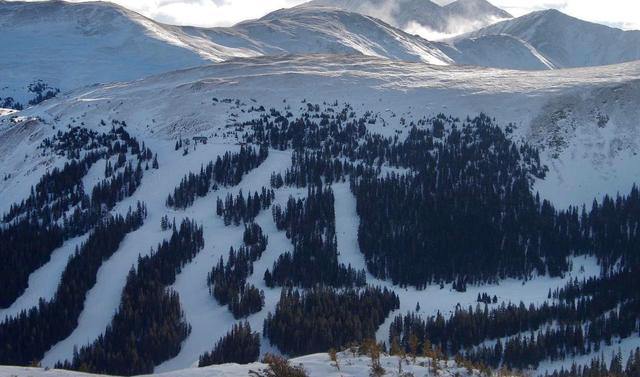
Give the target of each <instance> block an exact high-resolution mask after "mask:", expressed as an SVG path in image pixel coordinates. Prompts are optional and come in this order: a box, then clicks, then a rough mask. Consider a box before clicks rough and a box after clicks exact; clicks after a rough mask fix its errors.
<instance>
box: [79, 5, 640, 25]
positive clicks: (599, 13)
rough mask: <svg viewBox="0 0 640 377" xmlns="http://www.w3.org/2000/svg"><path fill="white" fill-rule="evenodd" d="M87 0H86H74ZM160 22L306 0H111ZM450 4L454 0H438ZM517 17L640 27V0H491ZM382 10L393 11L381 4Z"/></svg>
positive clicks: (260, 10)
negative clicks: (548, 15)
mask: <svg viewBox="0 0 640 377" xmlns="http://www.w3.org/2000/svg"><path fill="white" fill-rule="evenodd" d="M72 1H76V2H78V1H84V0H72ZM111 1H112V2H114V3H117V4H120V5H122V6H124V7H126V8H129V9H131V10H134V11H136V12H139V13H141V14H143V15H145V16H147V17H150V18H153V19H155V20H157V21H160V22H165V23H171V24H178V25H193V26H204V27H209V26H231V25H233V24H236V23H238V22H240V21H243V20H247V19H254V18H259V17H262V16H264V15H265V14H267V13H269V12H271V11H274V10H276V9H280V8H287V7H291V6H295V5H299V4H301V3H304V2H305V1H306V0H111ZM435 1H436V2H437V3H439V4H447V3H450V2H452V0H435ZM489 1H490V2H491V3H493V4H494V5H496V6H498V7H500V8H503V9H504V10H506V11H508V12H510V13H511V14H513V15H514V16H516V17H517V16H521V15H523V14H526V13H529V12H532V11H536V10H542V9H549V8H554V9H558V10H560V11H561V12H564V13H567V14H569V15H571V16H574V17H577V18H580V19H583V20H587V21H592V22H597V23H602V24H606V25H610V26H615V27H620V28H623V29H635V30H640V17H639V16H638V15H640V1H638V0H607V1H604V0H489ZM378 11H379V12H382V13H385V12H391V11H392V9H389V8H385V7H381V8H380V9H378Z"/></svg>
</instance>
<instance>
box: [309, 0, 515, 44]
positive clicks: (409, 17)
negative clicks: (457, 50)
mask: <svg viewBox="0 0 640 377" xmlns="http://www.w3.org/2000/svg"><path fill="white" fill-rule="evenodd" d="M308 4H310V5H324V6H331V7H337V8H340V9H346V10H350V11H352V12H358V13H363V14H366V15H369V16H372V17H376V18H380V19H382V20H384V21H385V22H388V23H389V24H391V25H393V26H396V27H398V28H402V29H405V30H407V31H410V32H414V33H419V34H421V35H423V36H424V37H431V36H432V35H437V34H443V35H444V34H461V33H464V32H469V31H472V30H476V29H479V28H481V27H483V26H486V25H490V24H492V23H495V22H497V21H498V20H503V19H507V18H512V16H511V15H510V14H509V13H508V12H506V11H504V10H502V9H500V8H498V7H495V6H493V5H492V4H491V3H489V2H488V1H486V0H457V1H454V2H452V3H450V4H447V5H446V6H440V5H438V4H436V3H434V2H432V1H429V0H400V1H391V0H365V1H359V0H313V1H311V2H310V3H308Z"/></svg>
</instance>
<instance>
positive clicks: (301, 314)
mask: <svg viewBox="0 0 640 377" xmlns="http://www.w3.org/2000/svg"><path fill="white" fill-rule="evenodd" d="M399 305H400V300H399V299H398V296H396V294H395V293H393V292H391V291H388V290H387V289H386V288H385V289H384V290H383V289H380V288H372V287H367V288H365V289H362V290H355V289H346V290H335V289H331V288H322V287H319V288H314V289H311V290H308V291H306V292H300V291H298V290H294V289H291V288H289V289H283V291H282V295H281V296H280V301H279V302H278V305H277V306H276V310H275V313H273V314H272V313H269V315H268V317H267V319H266V320H265V322H264V330H263V335H264V336H265V337H268V338H269V340H270V341H271V344H273V345H276V346H278V349H280V350H281V351H282V352H286V353H287V354H289V355H292V356H294V355H305V354H310V353H317V352H326V351H327V350H329V349H330V348H334V349H339V348H340V347H342V346H346V345H347V344H349V343H352V342H360V341H362V340H364V339H371V338H375V332H376V330H377V329H378V327H379V326H380V325H381V324H382V323H383V322H384V320H385V318H386V317H387V316H388V315H389V313H390V312H391V311H392V310H394V309H397V308H398V307H399Z"/></svg>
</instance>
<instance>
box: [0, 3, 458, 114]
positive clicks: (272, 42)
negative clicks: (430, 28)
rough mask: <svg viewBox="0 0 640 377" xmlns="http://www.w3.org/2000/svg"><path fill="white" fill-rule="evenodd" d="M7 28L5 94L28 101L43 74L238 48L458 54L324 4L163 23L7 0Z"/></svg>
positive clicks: (53, 76) (126, 74) (97, 76)
mask: <svg viewBox="0 0 640 377" xmlns="http://www.w3.org/2000/svg"><path fill="white" fill-rule="evenodd" d="M0 31H1V33H0V44H1V45H2V46H3V53H4V54H3V57H2V58H1V61H0V76H2V77H3V80H2V86H1V88H0V98H7V97H12V98H13V99H14V100H15V101H17V102H21V103H22V104H23V105H25V106H26V105H27V102H28V101H29V100H31V99H32V98H34V97H35V93H33V92H31V91H30V90H29V85H30V84H33V83H36V82H37V81H38V80H40V81H42V82H43V83H44V84H47V85H48V86H49V87H50V88H58V89H61V90H63V91H64V90H69V89H72V88H77V87H80V86H84V85H90V84H93V83H104V82H114V81H127V80H133V79H138V78H142V77H145V76H148V75H152V74H157V73H161V72H168V71H172V70H175V69H181V68H188V67H192V66H197V65H202V64H206V63H212V62H219V61H222V60H226V59H229V58H232V57H248V56H257V55H273V54H286V53H339V54H366V55H372V56H380V57H385V58H391V59H401V60H410V61H424V62H427V63H433V64H448V63H451V60H450V59H449V58H448V57H447V56H445V55H444V54H443V53H442V52H441V51H439V50H438V48H437V47H435V46H434V45H433V44H431V43H430V42H428V41H426V40H424V39H422V38H417V37H415V36H412V35H409V34H406V33H404V32H402V31H400V30H397V29H395V28H393V27H391V26H389V25H387V24H385V23H383V22H381V21H379V20H376V19H373V18H369V17H364V16H362V15H359V14H354V13H348V12H344V11H338V10H328V9H323V10H320V9H315V8H294V9H290V10H281V11H276V12H274V13H272V14H270V15H268V16H266V17H264V18H263V19H260V20H254V21H248V22H243V23H241V24H239V25H237V26H236V27H233V28H212V29H201V28H193V27H177V26H171V25H164V24H160V23H157V22H154V21H152V20H150V19H148V18H145V17H143V16H141V15H139V14H137V13H135V12H131V11H129V10H127V9H124V8H122V7H119V6H117V5H114V4H111V3H103V2H95V3H85V2H83V3H67V2H63V1H51V2H7V1H0ZM25 62H28V64H25ZM1 105H2V101H1V100H0V107H2V106H1Z"/></svg>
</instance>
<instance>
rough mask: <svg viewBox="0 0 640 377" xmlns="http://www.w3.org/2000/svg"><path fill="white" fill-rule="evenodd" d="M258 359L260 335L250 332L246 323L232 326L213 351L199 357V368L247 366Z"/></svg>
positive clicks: (249, 327)
mask: <svg viewBox="0 0 640 377" xmlns="http://www.w3.org/2000/svg"><path fill="white" fill-rule="evenodd" d="M258 357H260V335H259V334H258V333H256V332H252V331H251V326H250V325H249V323H248V322H241V323H239V324H236V325H233V328H232V329H231V331H229V332H228V333H227V335H225V336H224V337H223V338H222V339H220V340H219V341H218V342H217V343H216V345H215V347H214V348H213V351H211V352H206V353H205V354H204V355H201V356H200V362H199V363H198V366H199V367H206V366H209V365H214V364H226V363H236V364H249V363H253V362H255V361H258Z"/></svg>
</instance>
